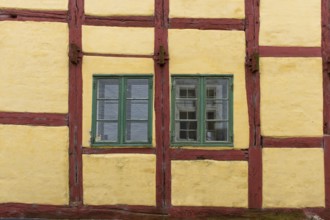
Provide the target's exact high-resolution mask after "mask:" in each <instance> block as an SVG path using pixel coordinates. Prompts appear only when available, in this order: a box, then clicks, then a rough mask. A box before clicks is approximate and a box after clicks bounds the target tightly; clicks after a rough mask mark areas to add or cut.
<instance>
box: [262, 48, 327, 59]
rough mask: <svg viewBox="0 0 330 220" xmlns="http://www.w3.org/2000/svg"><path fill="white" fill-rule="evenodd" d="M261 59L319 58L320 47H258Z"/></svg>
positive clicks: (320, 54)
mask: <svg viewBox="0 0 330 220" xmlns="http://www.w3.org/2000/svg"><path fill="white" fill-rule="evenodd" d="M259 55H260V56H261V57H321V56H322V53H321V47H270V46H259Z"/></svg>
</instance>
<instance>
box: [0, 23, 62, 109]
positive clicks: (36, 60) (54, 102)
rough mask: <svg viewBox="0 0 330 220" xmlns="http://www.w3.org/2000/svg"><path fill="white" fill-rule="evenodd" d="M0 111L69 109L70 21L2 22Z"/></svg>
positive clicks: (0, 28) (0, 39) (0, 26)
mask: <svg viewBox="0 0 330 220" xmlns="http://www.w3.org/2000/svg"><path fill="white" fill-rule="evenodd" d="M0 41H1V45H0V78H1V79H2V80H0V97H1V99H0V111H14V112H15V111H20V112H24V111H26V112H52V113H67V112H68V55H67V54H68V25H67V24H64V23H55V22H52V23H49V22H16V21H15V22H12V21H2V22H0Z"/></svg>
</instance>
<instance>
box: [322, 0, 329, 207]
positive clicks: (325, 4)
mask: <svg viewBox="0 0 330 220" xmlns="http://www.w3.org/2000/svg"><path fill="white" fill-rule="evenodd" d="M321 3H322V7H321V8H322V43H321V46H322V61H323V133H324V179H325V207H326V208H330V136H329V135H330V30H329V29H330V26H329V25H330V11H329V10H330V2H329V0H322V1H321Z"/></svg>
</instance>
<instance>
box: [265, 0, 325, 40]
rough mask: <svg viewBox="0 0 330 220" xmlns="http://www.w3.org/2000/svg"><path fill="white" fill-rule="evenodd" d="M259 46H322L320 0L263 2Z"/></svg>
mask: <svg viewBox="0 0 330 220" xmlns="http://www.w3.org/2000/svg"><path fill="white" fill-rule="evenodd" d="M259 42H260V45H267V46H320V45H321V0H308V1H303V2H302V1H301V0H262V1H260V38H259Z"/></svg>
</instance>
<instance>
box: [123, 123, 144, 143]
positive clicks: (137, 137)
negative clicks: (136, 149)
mask: <svg viewBox="0 0 330 220" xmlns="http://www.w3.org/2000/svg"><path fill="white" fill-rule="evenodd" d="M126 141H128V142H132V141H134V142H148V121H143V122H136V121H127V122H126Z"/></svg>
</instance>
